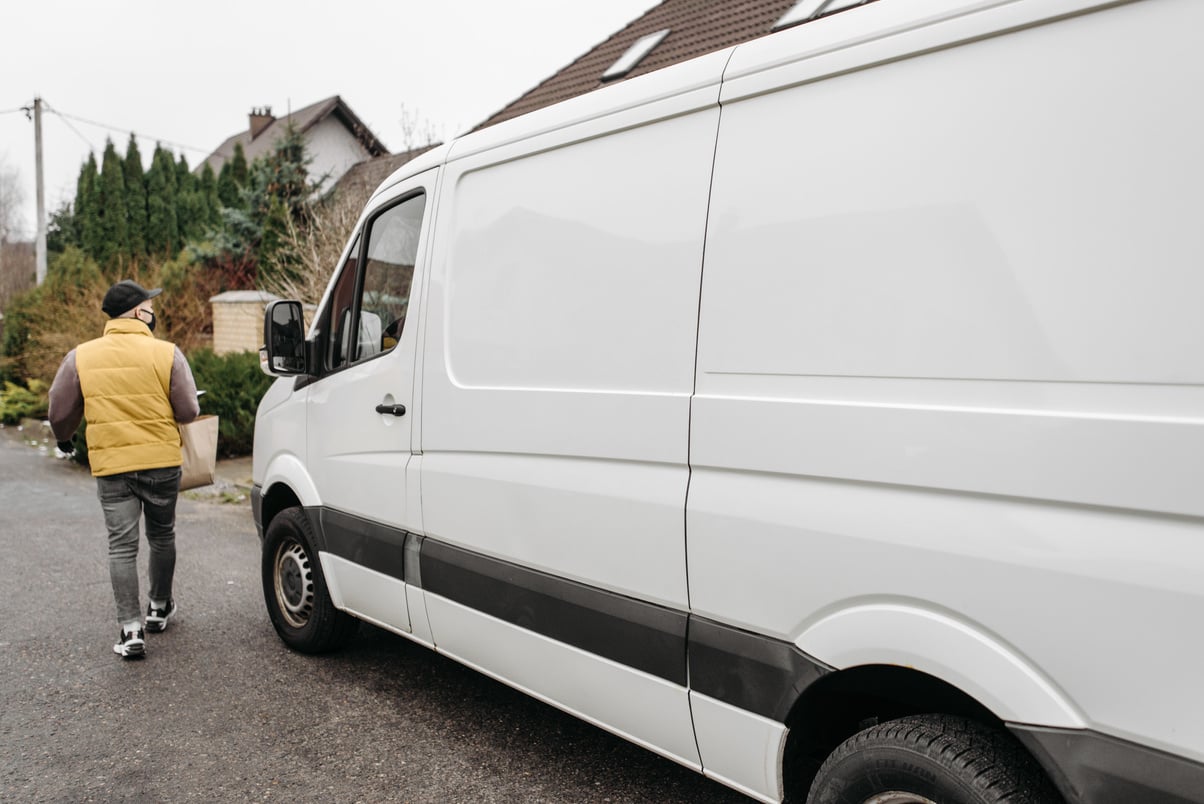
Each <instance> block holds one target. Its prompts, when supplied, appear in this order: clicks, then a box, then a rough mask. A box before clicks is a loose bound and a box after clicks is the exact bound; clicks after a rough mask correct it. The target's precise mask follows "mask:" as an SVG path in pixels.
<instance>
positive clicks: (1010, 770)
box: [807, 715, 1062, 804]
mask: <svg viewBox="0 0 1204 804" xmlns="http://www.w3.org/2000/svg"><path fill="white" fill-rule="evenodd" d="M807 801H808V802H809V804H1002V802H1007V804H1056V802H1061V801H1062V798H1061V797H1060V796H1059V795H1058V794H1057V792H1056V791H1055V790H1054V789H1053V786H1052V785H1051V784H1050V782H1049V780H1048V778H1047V777H1046V776H1045V774H1044V773H1043V772H1042V770H1041V768H1040V767H1039V766H1038V765H1037V763H1036V761H1035V760H1033V758H1032V757H1031V756H1029V754H1028V753H1027V752H1026V751H1025V750H1024V748H1023V747H1021V746H1020V744H1019V743H1017V742H1016V741H1015V740H1014V739H1013V738H1012V737H1011V735H1009V734H1007V733H1005V732H1002V731H999V730H997V729H992V728H989V727H987V726H984V725H983V724H981V723H978V722H976V721H973V720H967V719H965V718H960V717H951V716H948V715H918V716H913V717H905V718H900V719H899V720H891V721H888V722H886V723H881V724H879V725H877V726H872V727H870V728H868V729H866V730H865V731H862V732H859V733H857V734H855V735H853V736H852V737H850V738H849V739H848V740H845V741H844V742H843V743H842V744H841V745H840V746H839V747H838V748H837V749H836V750H835V751H833V752H832V754H831V756H829V757H828V759H827V760H826V761H825V762H824V764H823V765H822V766H821V767H820V769H819V773H818V774H817V775H816V777H815V781H814V783H813V784H812V785H811V793H810V795H809V796H808V797H807Z"/></svg>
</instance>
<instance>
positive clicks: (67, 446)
mask: <svg viewBox="0 0 1204 804" xmlns="http://www.w3.org/2000/svg"><path fill="white" fill-rule="evenodd" d="M55 446H56V447H58V448H59V452H61V453H63V455H65V456H67V457H71V456H72V455H74V454H75V445H74V444H72V443H71V442H70V441H59V442H58V443H56V444H55Z"/></svg>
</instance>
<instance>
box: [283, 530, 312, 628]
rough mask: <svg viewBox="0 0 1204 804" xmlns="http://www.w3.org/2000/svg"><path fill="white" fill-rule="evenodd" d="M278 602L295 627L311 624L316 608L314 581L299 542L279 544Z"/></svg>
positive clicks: (287, 619) (307, 559) (286, 618)
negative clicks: (310, 619) (310, 617)
mask: <svg viewBox="0 0 1204 804" xmlns="http://www.w3.org/2000/svg"><path fill="white" fill-rule="evenodd" d="M274 575H275V579H274V580H275V584H274V586H275V587H276V602H277V603H278V604H279V608H280V613H281V614H282V615H284V619H285V620H286V621H287V622H288V624H289V625H291V626H292V627H293V628H302V627H304V626H305V624H306V623H307V622H309V615H310V613H311V612H312V611H313V607H314V579H313V570H312V568H311V567H310V563H309V557H308V556H306V554H305V549H304V548H303V547H302V546H301V545H300V544H298V543H297V542H287V543H285V544H282V545H280V549H279V550H277V551H276V561H275V573H274Z"/></svg>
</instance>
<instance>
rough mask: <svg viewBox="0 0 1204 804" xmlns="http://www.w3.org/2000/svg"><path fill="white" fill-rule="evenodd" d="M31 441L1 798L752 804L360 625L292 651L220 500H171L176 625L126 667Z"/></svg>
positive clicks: (6, 596) (78, 508) (1, 504)
mask: <svg viewBox="0 0 1204 804" xmlns="http://www.w3.org/2000/svg"><path fill="white" fill-rule="evenodd" d="M37 429H38V428H35V431H36V430H37ZM30 435H34V436H38V437H40V435H41V434H40V433H37V432H34V433H32V434H31V433H30V432H29V431H25V432H22V433H17V432H15V431H14V430H13V428H7V429H5V430H4V431H3V432H0V584H2V588H3V590H4V591H3V592H2V593H0V601H3V605H2V606H0V694H2V699H3V705H2V707H0V801H4V802H26V801H39V802H42V801H45V802H82V801H139V802H143V801H146V802H174V801H239V802H243V801H280V800H291V801H323V802H394V801H396V802H469V801H471V802H493V801H499V802H501V801H504V802H594V801H598V802H608V801H609V802H664V803H666V804H667V803H671V802H696V803H698V804H706V803H707V802H715V803H718V802H727V803H729V804H734V803H735V802H746V801H749V799H745V798H743V797H742V796H740V795H738V794H736V793H734V792H732V791H730V790H728V789H727V788H724V787H722V786H720V785H718V784H716V783H714V782H711V781H708V780H707V779H705V778H703V777H702V776H699V775H697V774H695V773H693V772H691V771H689V770H686V769H684V768H681V767H679V766H677V765H675V764H674V763H672V762H669V761H668V760H665V759H661V758H660V757H657V756H656V755H654V754H652V753H650V752H648V751H645V750H643V749H641V748H638V747H636V746H633V745H630V744H628V743H626V742H624V741H623V740H620V739H618V738H616V737H613V736H611V735H609V734H607V733H606V732H603V731H601V730H600V729H597V728H595V727H593V726H590V725H588V724H585V723H582V722H580V721H578V720H576V719H575V718H572V717H570V716H568V715H565V714H563V713H561V712H559V711H557V710H555V709H553V708H551V707H549V706H546V705H544V704H541V703H539V702H537V701H534V700H532V699H530V698H528V697H526V696H524V695H522V694H520V693H518V692H515V691H514V690H511V689H509V688H508V687H506V686H504V685H502V684H499V683H497V682H494V681H492V680H490V679H487V678H485V677H484V676H481V675H480V674H478V673H475V672H473V671H471V670H468V669H467V668H464V667H462V666H460V665H458V664H456V663H455V662H452V661H450V660H448V659H446V658H444V657H441V656H439V655H437V654H435V653H433V652H431V651H428V650H426V649H424V648H422V647H420V646H418V645H415V644H413V643H411V642H409V641H407V640H405V639H402V638H401V637H397V636H395V635H393V634H389V633H387V632H384V631H381V630H378V629H375V628H372V627H370V626H367V625H365V626H363V627H362V628H361V631H360V635H359V636H358V637H357V638H356V639H355V640H354V641H353V642H352V643H351V644H350V645H349V646H348V647H347V648H345V649H343V650H342V651H340V652H339V653H336V654H333V655H329V656H323V657H309V656H303V655H300V654H296V653H293V652H291V651H289V650H288V649H287V648H285V647H284V645H283V644H282V643H281V642H280V641H279V640H278V639H277V637H276V635H275V632H274V631H273V630H272V627H271V624H270V623H269V621H268V618H267V615H266V613H265V611H264V605H263V599H262V595H261V591H260V584H259V543H258V539H257V538H256V536H255V529H254V525H253V524H252V522H251V514H250V507H249V505H247V504H246V503H245V502H242V503H234V504H229V503H223V502H220V500H221V499H224V497H229V496H231V495H224V496H211V497H207V498H206V497H202V496H201V495H196V494H193V493H192V492H186V493H185V495H183V496H182V498H181V500H180V504H179V508H178V512H177V536H176V543H177V554H178V556H177V566H176V581H175V597H176V600H177V601H178V603H179V607H180V608H179V613H178V615H177V617H176V618H175V619H173V621H172V623H171V627H170V628H169V629H168V631H167V632H166V633H164V634H148V635H147V640H148V655H147V657H146V658H145V659H144V660H141V661H123V660H122V659H121V658H119V657H118V656H116V655H115V654H114V653H113V652H112V645H113V642H114V641H115V638H116V636H117V625H116V621H115V612H114V608H113V598H112V591H111V588H110V586H109V578H108V565H107V560H106V547H105V537H104V531H103V527H102V524H101V515H100V506H99V503H98V502H97V500H96V491H95V483H94V481H93V480H92V478H91V477H90V476H89V475H88V473H87V472H86V470H83V469H82V468H80V467H78V466H75V465H74V464H71V463H69V462H66V461H60V460H56V459H54V458H53V457H51V456H50V455H49V454H48V453H47V452H46V451H43V450H39V449H38V448H37V447H31V446H30V445H29V444H28V443H27V442H28V441H29V440H30ZM50 449H51V450H52V449H53V443H51V444H50ZM145 554H146V549H145V541H143V543H142V549H141V550H140V559H142V565H143V567H145V563H144V562H145ZM142 578H143V583H145V569H143V571H142ZM143 595H145V588H144V589H143Z"/></svg>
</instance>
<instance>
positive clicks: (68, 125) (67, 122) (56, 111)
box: [42, 101, 96, 150]
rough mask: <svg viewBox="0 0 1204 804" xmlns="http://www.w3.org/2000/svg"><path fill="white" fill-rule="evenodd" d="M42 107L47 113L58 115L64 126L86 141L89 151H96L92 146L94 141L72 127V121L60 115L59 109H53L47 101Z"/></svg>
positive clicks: (43, 102)
mask: <svg viewBox="0 0 1204 804" xmlns="http://www.w3.org/2000/svg"><path fill="white" fill-rule="evenodd" d="M42 106H43V107H44V108H45V109H46V111H48V112H51V113H53V114H55V115H57V116H58V117H59V118H60V119H61V120H62V121H63V125H65V126H66V127H67V128H69V129H71V131H73V132H74V133H75V136H77V137H79V138H80V139H81V140H83V141H84V145H87V146H88V150H95V149H96V146H95V145H93V144H92V141H91V140H89V139H88V138H87V137H85V136H84V135H83V134H81V133H80V130H79V129H78V128H76V127H75V126H73V125H71V121H70V120H68V119H67V118H65V117H63V116H62V115H61V114H59V111H58V110H57V109H51V108H50V104H48V103H47V102H46V101H42Z"/></svg>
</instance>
